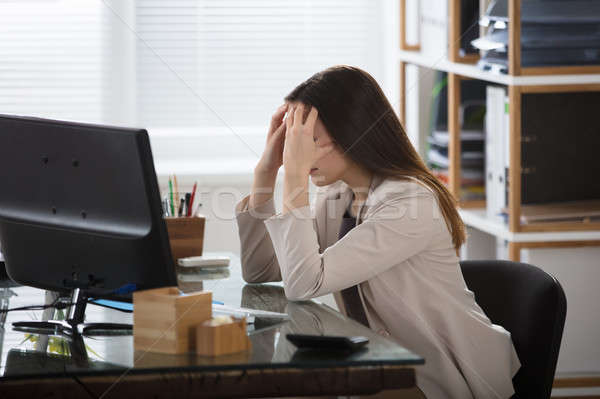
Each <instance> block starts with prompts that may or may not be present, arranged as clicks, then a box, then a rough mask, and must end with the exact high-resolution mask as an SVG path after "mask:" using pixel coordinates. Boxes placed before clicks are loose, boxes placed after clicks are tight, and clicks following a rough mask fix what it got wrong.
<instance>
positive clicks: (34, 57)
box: [0, 0, 110, 122]
mask: <svg viewBox="0 0 600 399" xmlns="http://www.w3.org/2000/svg"><path fill="white" fill-rule="evenodd" d="M106 28H107V26H106V19H105V14H104V7H103V6H102V4H101V3H100V2H97V1H87V0H86V1H80V0H53V1H44V0H37V1H1V2H0V113H4V114H19V115H32V116H40V117H49V118H57V119H70V120H80V121H88V122H101V121H102V120H103V118H104V111H105V100H104V98H105V97H104V94H105V92H106V89H107V88H106V85H105V83H104V82H105V75H104V72H105V68H104V61H105V60H106V57H107V56H108V55H109V54H110V52H109V51H107V49H106V47H105V45H104V44H105V42H104V39H103V38H104V34H105V32H106Z"/></svg>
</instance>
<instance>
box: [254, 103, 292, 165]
mask: <svg viewBox="0 0 600 399" xmlns="http://www.w3.org/2000/svg"><path fill="white" fill-rule="evenodd" d="M288 106H289V104H288V103H285V104H282V105H281V106H280V107H279V108H277V111H275V113H274V114H273V116H272V117H271V125H270V126H269V132H268V133H267V143H266V145H265V150H264V151H263V154H262V156H261V157H260V160H259V161H258V164H257V165H256V168H255V169H254V170H255V172H257V173H260V174H274V175H276V174H277V171H278V170H279V168H280V167H281V165H282V164H283V143H284V139H285V131H286V124H285V122H283V116H284V115H285V112H286V111H287V109H288Z"/></svg>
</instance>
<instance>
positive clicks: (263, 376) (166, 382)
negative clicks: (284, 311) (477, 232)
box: [0, 365, 416, 399]
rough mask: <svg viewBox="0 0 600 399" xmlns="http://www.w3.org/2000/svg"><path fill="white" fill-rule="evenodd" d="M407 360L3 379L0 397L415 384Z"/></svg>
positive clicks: (265, 393)
mask: <svg viewBox="0 0 600 399" xmlns="http://www.w3.org/2000/svg"><path fill="white" fill-rule="evenodd" d="M415 382H416V380H415V370H414V367H412V366H387V365H386V366H369V367H366V366H365V367H335V368H327V367H323V368H315V369H306V368H281V369H250V370H231V371H219V372H212V371H206V372H202V371H180V372H178V371H173V372H160V373H147V374H146V373H144V374H127V373H126V372H124V373H123V374H122V375H120V376H119V375H112V376H79V377H77V378H74V377H60V378H54V379H50V378H40V379H18V380H6V381H3V382H2V383H1V384H0V386H1V387H2V392H3V394H4V395H6V397H28V398H30V399H33V398H36V397H50V396H52V397H61V398H79V397H84V396H87V395H90V394H91V395H92V396H95V397H102V398H105V399H109V398H127V399H130V398H131V395H132V394H135V396H136V397H146V396H147V397H153V398H167V397H169V398H171V397H179V396H182V397H189V398H193V397H197V398H225V397H227V398H241V397H281V396H298V395H302V396H310V395H317V394H322V395H349V394H356V395H366V394H374V393H377V392H380V391H382V390H385V389H403V388H412V387H414V386H415Z"/></svg>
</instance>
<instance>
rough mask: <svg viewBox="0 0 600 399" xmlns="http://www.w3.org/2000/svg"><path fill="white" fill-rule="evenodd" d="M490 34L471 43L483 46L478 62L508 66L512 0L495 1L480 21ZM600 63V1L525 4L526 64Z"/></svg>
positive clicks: (523, 38) (550, 0)
mask: <svg viewBox="0 0 600 399" xmlns="http://www.w3.org/2000/svg"><path fill="white" fill-rule="evenodd" d="M479 23H480V25H482V26H484V27H487V29H488V30H487V34H486V35H485V36H483V37H480V38H478V39H476V40H473V41H472V42H471V44H472V45H473V46H474V47H476V48H478V49H480V50H481V51H482V58H481V60H480V61H479V64H478V65H479V66H480V67H481V68H483V69H485V70H492V71H496V72H501V73H507V71H508V25H509V24H510V21H509V20H508V0H495V1H492V2H491V3H490V6H489V7H488V9H487V10H486V13H485V15H484V16H483V17H482V18H481V19H480V21H479ZM594 64H600V2H599V1H598V0H571V1H568V2H566V1H560V0H529V1H524V2H522V3H521V65H523V66H525V67H531V66H560V65H594Z"/></svg>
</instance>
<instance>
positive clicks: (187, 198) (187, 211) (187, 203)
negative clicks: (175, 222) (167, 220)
mask: <svg viewBox="0 0 600 399" xmlns="http://www.w3.org/2000/svg"><path fill="white" fill-rule="evenodd" d="M191 199H192V194H190V193H185V216H187V217H190V213H192V210H191V207H190V202H191Z"/></svg>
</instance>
